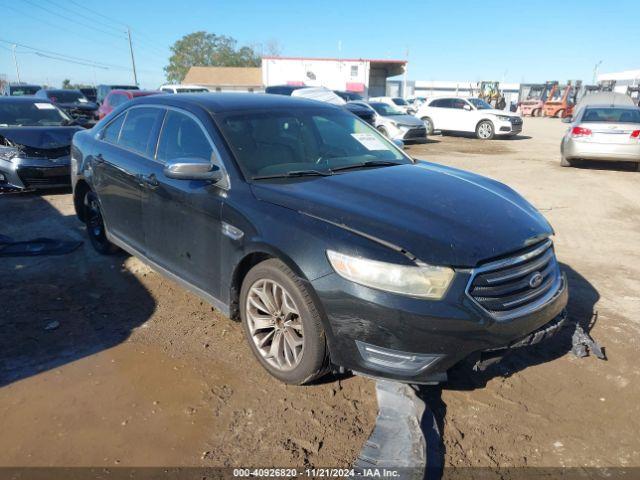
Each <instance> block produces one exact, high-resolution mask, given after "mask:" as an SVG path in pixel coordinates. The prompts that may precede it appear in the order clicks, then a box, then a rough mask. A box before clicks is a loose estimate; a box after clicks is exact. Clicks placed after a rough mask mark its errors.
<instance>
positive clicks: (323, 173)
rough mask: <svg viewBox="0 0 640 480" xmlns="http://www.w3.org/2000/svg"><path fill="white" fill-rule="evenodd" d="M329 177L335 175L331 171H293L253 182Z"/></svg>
mask: <svg viewBox="0 0 640 480" xmlns="http://www.w3.org/2000/svg"><path fill="white" fill-rule="evenodd" d="M329 175H333V173H332V172H331V171H322V170H293V171H291V172H285V173H274V174H272V175H259V176H257V177H252V178H251V180H264V179H267V178H291V177H309V176H321V177H326V176H329Z"/></svg>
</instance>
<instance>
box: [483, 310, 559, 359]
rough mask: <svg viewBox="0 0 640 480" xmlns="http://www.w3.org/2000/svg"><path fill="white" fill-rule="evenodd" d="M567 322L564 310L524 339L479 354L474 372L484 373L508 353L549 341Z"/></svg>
mask: <svg viewBox="0 0 640 480" xmlns="http://www.w3.org/2000/svg"><path fill="white" fill-rule="evenodd" d="M566 321H567V311H566V310H563V311H562V313H561V314H560V315H558V316H557V317H556V318H554V319H553V320H551V321H550V322H549V323H547V324H546V325H543V326H542V327H540V328H538V329H537V330H534V331H533V332H531V333H529V334H528V335H525V336H524V337H522V338H518V339H516V340H514V341H512V342H511V343H509V344H508V345H505V346H504V347H499V348H492V349H490V350H484V351H482V352H479V353H478V354H477V355H478V358H477V360H476V362H475V364H474V365H473V370H474V371H476V372H483V371H485V370H486V369H487V368H489V367H490V366H491V365H493V364H495V363H497V362H499V361H500V360H502V357H504V356H505V355H506V354H507V353H509V352H511V351H513V350H514V349H516V348H521V347H529V346H531V345H535V344H536V343H540V342H542V341H543V340H546V339H548V338H549V337H551V336H553V335H555V334H556V333H557V332H558V331H559V330H560V329H561V328H562V327H563V326H564V324H565V323H566Z"/></svg>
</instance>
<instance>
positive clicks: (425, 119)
mask: <svg viewBox="0 0 640 480" xmlns="http://www.w3.org/2000/svg"><path fill="white" fill-rule="evenodd" d="M421 120H422V121H423V122H424V125H425V127H426V128H427V135H433V120H431V119H430V118H429V117H422V118H421Z"/></svg>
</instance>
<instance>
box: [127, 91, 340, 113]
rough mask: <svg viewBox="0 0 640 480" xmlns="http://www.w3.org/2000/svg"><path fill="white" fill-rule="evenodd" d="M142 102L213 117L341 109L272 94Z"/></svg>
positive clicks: (174, 97)
mask: <svg viewBox="0 0 640 480" xmlns="http://www.w3.org/2000/svg"><path fill="white" fill-rule="evenodd" d="M136 103H137V104H138V105H140V104H142V103H161V104H164V105H170V106H176V107H183V108H188V107H200V108H203V109H205V110H207V111H209V112H211V113H213V114H216V113H227V112H233V111H241V110H268V109H271V108H296V107H315V108H334V109H338V110H342V109H341V108H340V107H339V106H337V105H331V104H329V103H326V102H318V101H316V100H310V99H306V98H300V97H290V96H287V95H271V94H268V93H183V94H180V95H158V96H155V95H154V96H153V97H152V98H149V97H144V98H140V99H137V100H136Z"/></svg>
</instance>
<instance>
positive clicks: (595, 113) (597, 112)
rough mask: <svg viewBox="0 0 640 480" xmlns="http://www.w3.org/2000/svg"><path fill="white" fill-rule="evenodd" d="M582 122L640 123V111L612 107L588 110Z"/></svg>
mask: <svg viewBox="0 0 640 480" xmlns="http://www.w3.org/2000/svg"><path fill="white" fill-rule="evenodd" d="M582 122H602V123H640V109H638V108H611V107H603V108H587V109H586V110H585V112H584V115H583V116H582Z"/></svg>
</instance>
